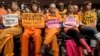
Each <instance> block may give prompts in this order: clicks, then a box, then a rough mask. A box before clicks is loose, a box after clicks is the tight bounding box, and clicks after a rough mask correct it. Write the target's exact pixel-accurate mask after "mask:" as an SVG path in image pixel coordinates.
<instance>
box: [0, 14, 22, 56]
mask: <svg viewBox="0 0 100 56" xmlns="http://www.w3.org/2000/svg"><path fill="white" fill-rule="evenodd" d="M11 14H16V15H17V16H19V14H17V13H11ZM18 22H19V21H18ZM21 33H22V29H21V27H20V26H19V24H18V25H14V26H9V28H5V29H3V30H2V31H1V32H0V52H2V49H3V48H4V56H13V55H14V53H13V49H14V45H13V36H16V35H19V34H21Z"/></svg>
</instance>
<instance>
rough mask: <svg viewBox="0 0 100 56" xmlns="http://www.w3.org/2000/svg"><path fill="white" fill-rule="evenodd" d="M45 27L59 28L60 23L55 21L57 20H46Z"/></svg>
mask: <svg viewBox="0 0 100 56" xmlns="http://www.w3.org/2000/svg"><path fill="white" fill-rule="evenodd" d="M46 26H47V27H48V28H54V27H57V28H58V27H60V26H61V25H60V21H59V20H57V19H51V20H48V21H47V22H46Z"/></svg>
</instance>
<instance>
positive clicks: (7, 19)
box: [3, 14, 18, 27]
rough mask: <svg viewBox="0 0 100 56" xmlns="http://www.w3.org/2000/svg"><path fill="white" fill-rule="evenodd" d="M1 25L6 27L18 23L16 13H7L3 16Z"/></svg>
mask: <svg viewBox="0 0 100 56" xmlns="http://www.w3.org/2000/svg"><path fill="white" fill-rule="evenodd" d="M3 25H4V26H6V27H9V26H16V25H18V16H17V15H16V14H7V15H5V16H4V17H3Z"/></svg>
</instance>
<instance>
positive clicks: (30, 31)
mask: <svg viewBox="0 0 100 56" xmlns="http://www.w3.org/2000/svg"><path fill="white" fill-rule="evenodd" d="M31 13H33V14H35V13H38V5H37V4H36V3H33V4H32V11H31ZM33 18H34V17H33ZM40 18H41V17H40ZM29 37H32V38H33V41H34V46H35V50H34V51H35V56H41V53H40V50H41V43H42V42H41V41H42V39H41V28H37V27H34V26H31V27H28V26H24V33H23V34H22V36H21V56H28V55H29V53H28V41H29Z"/></svg>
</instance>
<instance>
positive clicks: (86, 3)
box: [83, 1, 92, 12]
mask: <svg viewBox="0 0 100 56" xmlns="http://www.w3.org/2000/svg"><path fill="white" fill-rule="evenodd" d="M90 3H92V2H90V1H85V2H84V4H83V12H85V11H86V6H87V5H88V4H90Z"/></svg>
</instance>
